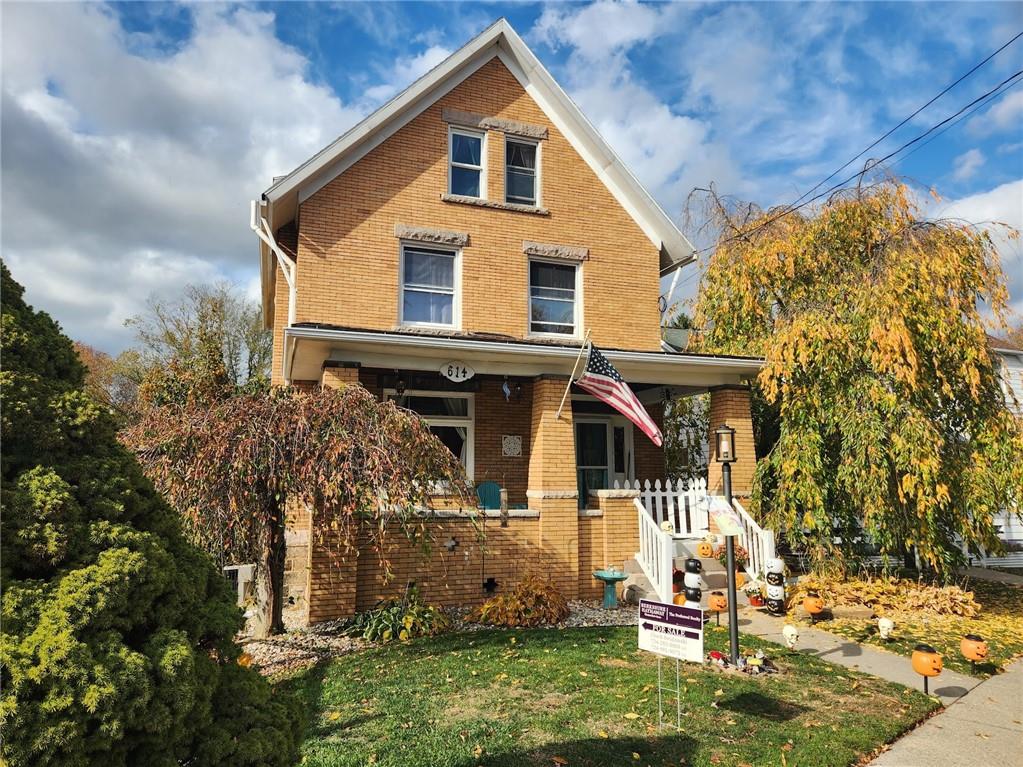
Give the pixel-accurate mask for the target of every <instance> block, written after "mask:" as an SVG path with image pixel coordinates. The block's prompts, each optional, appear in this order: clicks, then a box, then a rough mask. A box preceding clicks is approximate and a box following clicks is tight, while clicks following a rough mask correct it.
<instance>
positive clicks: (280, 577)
mask: <svg viewBox="0 0 1023 767" xmlns="http://www.w3.org/2000/svg"><path fill="white" fill-rule="evenodd" d="M266 532H267V545H266V562H265V567H264V569H265V571H266V577H267V586H268V591H269V599H268V600H267V602H268V603H267V611H268V613H269V615H268V618H269V624H270V633H271V634H280V633H283V632H284V560H285V556H286V554H287V544H286V542H285V537H284V507H283V505H281V504H277V505H276V506H275V507H274V508H273V509H271V512H270V514H269V515H268V524H267V531H266Z"/></svg>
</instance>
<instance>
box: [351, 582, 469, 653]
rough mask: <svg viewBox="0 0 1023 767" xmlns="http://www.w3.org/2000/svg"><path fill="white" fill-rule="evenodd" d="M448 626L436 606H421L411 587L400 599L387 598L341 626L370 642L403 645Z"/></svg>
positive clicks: (417, 595)
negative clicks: (399, 643)
mask: <svg viewBox="0 0 1023 767" xmlns="http://www.w3.org/2000/svg"><path fill="white" fill-rule="evenodd" d="M450 625H451V623H450V621H449V620H448V618H447V616H446V615H444V613H442V612H441V611H440V610H438V609H437V608H436V607H432V606H430V605H427V604H424V603H423V601H422V599H420V597H419V590H418V589H417V588H415V587H412V588H410V589H407V590H406V591H405V595H404V596H403V597H402V598H401V599H391V600H388V601H387V602H384V603H382V604H381V605H380V606H379V607H377V608H375V609H373V610H369V611H368V612H364V613H360V614H359V615H356V616H355V617H354V618H352V620H351V621H349V622H348V624H347V625H346V626H345V629H344V633H345V634H348V635H354V636H361V637H362V638H363V639H367V640H369V641H371V642H390V641H391V640H392V639H399V640H401V641H402V642H407V641H409V640H410V639H415V638H416V637H421V636H433V635H434V634H439V633H441V632H442V631H446V630H447V629H448V627H449V626H450Z"/></svg>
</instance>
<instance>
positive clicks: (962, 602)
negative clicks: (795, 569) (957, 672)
mask: <svg viewBox="0 0 1023 767" xmlns="http://www.w3.org/2000/svg"><path fill="white" fill-rule="evenodd" d="M811 591H815V592H816V593H818V594H820V596H821V597H823V599H824V602H825V604H827V605H828V606H864V607H870V608H872V609H873V610H874V612H875V613H877V614H878V615H898V614H899V613H912V614H914V615H915V614H919V613H930V614H932V615H957V616H960V617H963V618H973V617H975V616H976V615H977V613H979V612H980V605H979V604H977V602H976V601H975V600H974V598H973V592H972V591H965V590H964V589H961V588H959V587H958V586H936V585H932V584H929V583H925V582H923V581H913V580H909V579H907V578H893V577H887V576H881V577H877V578H847V579H838V578H821V577H817V576H807V577H805V578H802V579H800V581H799V585H798V586H797V587H796V588H795V590H794V591H793V592H792V604H799V603H800V602H801V601H802V599H803V597H804V596H805V595H806V594H807V593H809V592H811Z"/></svg>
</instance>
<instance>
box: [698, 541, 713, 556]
mask: <svg viewBox="0 0 1023 767" xmlns="http://www.w3.org/2000/svg"><path fill="white" fill-rule="evenodd" d="M696 553H697V554H699V555H700V556H701V557H703V558H704V559H707V558H709V557H712V556H714V547H713V546H712V545H711V544H709V543H708V542H707V541H701V542H700V544H699V545H697V547H696Z"/></svg>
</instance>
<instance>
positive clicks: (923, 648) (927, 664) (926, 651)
mask: <svg viewBox="0 0 1023 767" xmlns="http://www.w3.org/2000/svg"><path fill="white" fill-rule="evenodd" d="M912 660H913V670H914V671H915V672H916V673H918V674H919V675H920V676H937V675H938V674H940V673H941V666H942V660H941V655H940V654H939V653H938V651H937V650H935V649H934V648H933V647H931V646H930V645H927V644H918V645H917V646H916V649H915V650H913V658H912Z"/></svg>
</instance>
